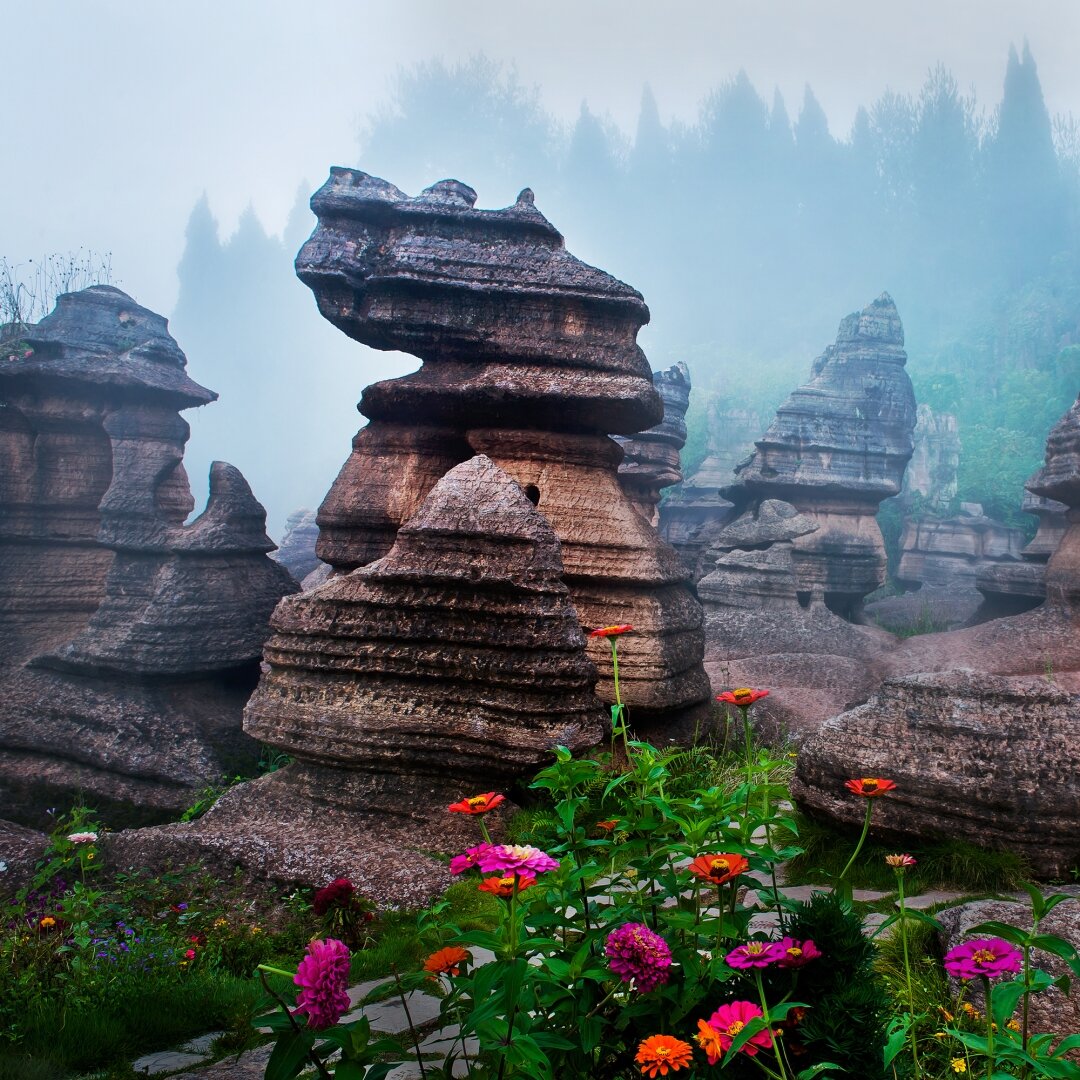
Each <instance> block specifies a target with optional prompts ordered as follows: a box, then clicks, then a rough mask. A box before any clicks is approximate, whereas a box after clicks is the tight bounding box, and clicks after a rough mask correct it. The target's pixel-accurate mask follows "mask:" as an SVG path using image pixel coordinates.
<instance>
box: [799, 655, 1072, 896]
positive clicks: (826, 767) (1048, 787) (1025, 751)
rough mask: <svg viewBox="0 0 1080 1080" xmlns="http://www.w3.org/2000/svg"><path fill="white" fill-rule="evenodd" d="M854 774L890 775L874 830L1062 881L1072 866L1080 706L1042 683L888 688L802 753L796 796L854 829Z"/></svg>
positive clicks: (954, 682)
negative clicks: (989, 851) (974, 851)
mask: <svg viewBox="0 0 1080 1080" xmlns="http://www.w3.org/2000/svg"><path fill="white" fill-rule="evenodd" d="M853 776H886V777H889V778H890V779H892V780H895V781H896V785H897V787H896V790H895V791H892V792H889V794H888V796H887V797H886V798H882V799H881V800H879V805H878V807H877V810H876V812H875V815H874V828H875V830H876V831H877V832H878V833H879V834H885V835H892V836H898V837H903V836H922V837H926V836H941V837H949V838H953V837H960V838H963V839H966V840H969V841H971V842H972V843H977V844H981V845H982V846H985V847H999V848H1006V849H1009V850H1013V851H1017V852H1019V853H1020V854H1022V855H1024V856H1025V857H1026V858H1027V859H1028V860H1029V861H1030V863H1031V865H1032V866H1033V867H1034V868H1035V870H1036V871H1037V872H1038V873H1040V874H1044V875H1048V876H1061V875H1064V874H1066V873H1067V872H1068V870H1069V869H1070V868H1071V867H1073V866H1075V865H1076V864H1077V859H1078V858H1080V779H1078V777H1080V696H1078V695H1076V694H1071V693H1068V692H1066V691H1064V690H1062V689H1061V688H1059V687H1057V686H1055V685H1054V684H1053V683H1050V682H1048V681H1047V680H1046V679H1038V678H1007V677H1001V676H993V675H986V674H982V673H976V672H971V671H948V672H943V673H939V674H927V675H911V676H907V677H903V678H897V679H889V680H887V681H886V682H885V683H884V684H883V685H882V687H881V689H880V690H879V691H878V692H877V693H876V694H875V695H874V696H873V697H872V698H871V699H870V700H869V701H868V702H867V703H866V704H865V705H860V706H858V707H857V708H855V709H851V710H850V711H848V712H844V713H842V714H841V715H839V716H836V717H833V718H832V719H830V720H827V721H826V722H825V723H824V724H823V725H822V726H821V729H820V731H819V733H818V734H817V735H815V736H812V737H811V738H810V739H809V740H808V741H807V743H806V744H805V745H804V746H803V748H802V751H801V753H800V755H799V759H798V762H797V764H796V775H795V779H794V781H793V784H792V794H793V795H794V797H795V799H796V800H797V801H798V802H799V803H800V804H801V805H804V806H805V807H807V808H808V809H810V810H811V811H813V812H814V813H815V814H819V815H823V816H826V817H829V818H832V819H834V820H836V821H839V822H843V823H845V824H849V825H857V824H858V823H859V822H860V821H861V819H862V816H863V813H864V811H865V804H864V803H863V800H861V799H858V798H855V797H853V796H851V795H850V793H848V792H847V791H846V789H845V787H844V781H845V780H847V779H848V778H850V777H853Z"/></svg>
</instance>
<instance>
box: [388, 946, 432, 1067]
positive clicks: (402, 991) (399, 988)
mask: <svg viewBox="0 0 1080 1080" xmlns="http://www.w3.org/2000/svg"><path fill="white" fill-rule="evenodd" d="M390 970H391V971H392V972H393V973H394V982H395V983H397V992H398V997H400V998H401V1007H402V1008H403V1009H404V1010H405V1019H406V1021H408V1024H409V1034H410V1035H412V1040H413V1046H414V1047H415V1048H416V1062H417V1064H418V1065H419V1066H420V1080H425V1077H426V1076H427V1072H426V1070H425V1069H424V1057H423V1055H422V1054H421V1053H420V1036H419V1035H418V1034H417V1031H416V1025H415V1024H414V1023H413V1020H412V1013H410V1012H409V1002H408V1001H407V1000H406V998H405V987H403V986H402V985H401V976H400V975H399V974H398V969H397V965H396V964H395V965H394V966H393V967H391V969H390Z"/></svg>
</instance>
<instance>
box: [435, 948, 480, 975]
mask: <svg viewBox="0 0 1080 1080" xmlns="http://www.w3.org/2000/svg"><path fill="white" fill-rule="evenodd" d="M469 959H470V956H469V954H468V952H467V951H466V950H465V949H462V948H461V947H460V946H458V945H450V946H449V947H448V948H445V949H440V950H439V951H438V952H433V953H432V954H431V955H430V956H429V957H428V958H427V959H426V960H425V961H424V970H425V971H430V972H431V974H432V975H457V974H458V972H459V971H460V970H461V965H462V964H463V963H464V962H465V961H466V960H469Z"/></svg>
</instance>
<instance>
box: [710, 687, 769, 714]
mask: <svg viewBox="0 0 1080 1080" xmlns="http://www.w3.org/2000/svg"><path fill="white" fill-rule="evenodd" d="M768 696H769V691H768V690H751V689H750V687H748V686H740V687H739V688H738V689H737V690H725V691H724V692H723V693H722V694H717V695H716V700H717V701H723V702H725V703H726V704H728V705H738V706H739V708H740V709H747V708H749V707H750V706H751V705H753V704H754V702H755V701H758V700H760V699H761V698H763V697H768Z"/></svg>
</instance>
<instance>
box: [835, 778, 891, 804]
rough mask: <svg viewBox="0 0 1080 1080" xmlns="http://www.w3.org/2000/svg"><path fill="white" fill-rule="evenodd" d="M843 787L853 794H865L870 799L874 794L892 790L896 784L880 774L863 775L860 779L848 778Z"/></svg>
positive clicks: (882, 793)
mask: <svg viewBox="0 0 1080 1080" xmlns="http://www.w3.org/2000/svg"><path fill="white" fill-rule="evenodd" d="M844 787H846V788H847V789H848V791H850V792H853V793H854V794H855V795H865V796H866V798H868V799H872V798H873V797H874V796H875V795H884V794H885V792H886V791H892V789H893V788H894V787H896V784H895V783H894V782H893V781H892V780H885V779H883V778H882V777H880V776H864V777H862V779H860V780H848V781H847V782H846V783H845V784H844Z"/></svg>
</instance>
